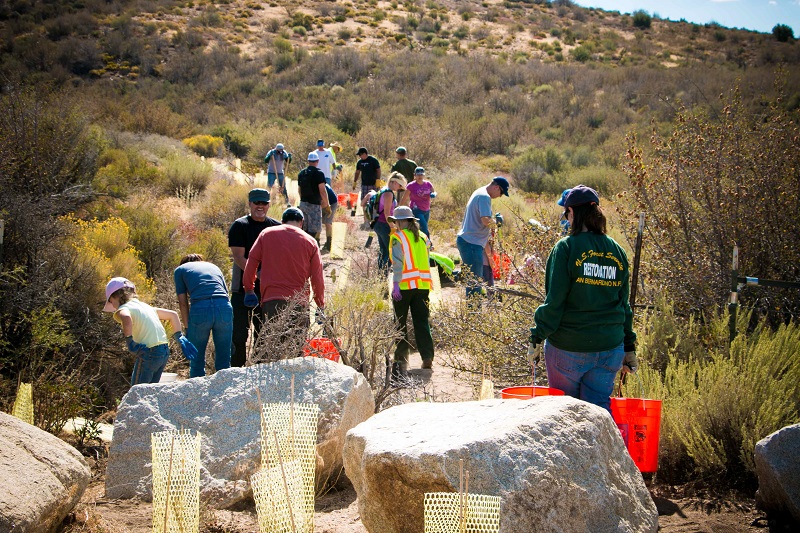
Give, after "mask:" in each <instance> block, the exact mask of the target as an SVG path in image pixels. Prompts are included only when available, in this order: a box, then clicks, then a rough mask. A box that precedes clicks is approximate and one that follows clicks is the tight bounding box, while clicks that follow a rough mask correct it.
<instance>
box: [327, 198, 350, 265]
mask: <svg viewBox="0 0 800 533" xmlns="http://www.w3.org/2000/svg"><path fill="white" fill-rule="evenodd" d="M345 207H346V206H345ZM346 238H347V223H346V222H334V223H333V235H332V236H331V240H332V241H333V242H332V243H331V256H330V257H331V259H342V258H343V257H344V241H345V239H346Z"/></svg>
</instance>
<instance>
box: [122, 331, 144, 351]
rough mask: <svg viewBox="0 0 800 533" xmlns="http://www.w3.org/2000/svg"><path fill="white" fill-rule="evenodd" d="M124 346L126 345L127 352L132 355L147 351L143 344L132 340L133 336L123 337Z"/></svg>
mask: <svg viewBox="0 0 800 533" xmlns="http://www.w3.org/2000/svg"><path fill="white" fill-rule="evenodd" d="M125 344H127V345H128V351H129V352H131V353H132V354H133V355H139V352H143V351H145V350H147V346H146V345H145V344H142V343H141V342H136V341H135V340H133V335H128V336H127V337H125Z"/></svg>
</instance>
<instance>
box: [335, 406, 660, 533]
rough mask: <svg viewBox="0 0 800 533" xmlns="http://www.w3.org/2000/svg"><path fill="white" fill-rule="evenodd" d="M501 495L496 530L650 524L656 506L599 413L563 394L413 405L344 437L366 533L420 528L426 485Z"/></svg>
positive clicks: (646, 527) (654, 524)
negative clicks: (465, 474)
mask: <svg viewBox="0 0 800 533" xmlns="http://www.w3.org/2000/svg"><path fill="white" fill-rule="evenodd" d="M461 459H463V460H464V465H465V466H464V467H465V469H467V470H469V472H470V478H469V479H470V480H469V492H470V493H472V494H486V495H492V496H500V497H501V498H502V503H501V509H500V531H501V532H508V533H511V532H520V531H525V532H537V531H618V532H622V531H631V532H633V531H636V532H644V531H652V532H655V531H656V530H657V528H658V512H657V510H656V507H655V504H654V503H653V500H652V499H651V497H650V494H649V492H648V490H647V488H646V487H645V484H644V480H643V479H642V476H641V474H640V473H639V471H638V470H637V469H636V466H635V465H634V463H633V461H632V460H631V458H630V456H629V455H628V452H627V451H626V449H625V445H624V443H623V442H622V438H621V437H620V434H619V430H618V429H617V426H616V425H615V424H614V421H613V420H612V418H611V416H610V415H609V414H608V412H607V411H605V410H603V409H601V408H599V407H596V406H593V405H590V404H588V403H585V402H582V401H579V400H576V399H573V398H569V397H540V398H536V399H533V400H484V401H480V402H463V403H438V404H436V403H414V404H406V405H401V406H397V407H392V408H391V409H387V410H386V411H383V412H381V413H379V414H377V415H375V416H373V417H372V418H370V419H369V420H367V421H366V422H364V423H362V424H360V425H359V426H357V427H355V428H354V429H352V430H351V431H350V432H349V433H348V434H347V440H346V442H345V448H344V465H345V471H346V473H347V476H348V477H349V478H350V480H351V481H352V482H353V486H354V487H355V489H356V492H357V494H358V502H359V511H360V515H361V519H362V522H363V523H364V526H365V527H366V528H367V529H368V530H369V531H370V532H371V533H402V532H407V531H422V530H423V514H424V513H423V509H424V507H423V497H424V494H425V493H426V492H456V491H458V487H459V460H461Z"/></svg>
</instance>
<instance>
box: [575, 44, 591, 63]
mask: <svg viewBox="0 0 800 533" xmlns="http://www.w3.org/2000/svg"><path fill="white" fill-rule="evenodd" d="M570 55H571V56H572V58H573V59H574V60H575V61H579V62H581V63H585V62H587V61H589V60H590V59H591V58H592V52H591V51H590V50H589V48H588V47H586V46H584V45H580V46H576V47H575V48H573V49H572V50H570Z"/></svg>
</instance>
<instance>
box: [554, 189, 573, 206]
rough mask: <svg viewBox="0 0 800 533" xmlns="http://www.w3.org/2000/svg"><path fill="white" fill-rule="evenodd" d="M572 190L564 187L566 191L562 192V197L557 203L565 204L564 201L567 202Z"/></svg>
mask: <svg viewBox="0 0 800 533" xmlns="http://www.w3.org/2000/svg"><path fill="white" fill-rule="evenodd" d="M571 190H572V189H564V192H562V193H561V198H560V199H559V200H558V202H556V203H557V204H558V205H561V206H563V205H564V202H566V201H567V195H568V194H569V191H571Z"/></svg>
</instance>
